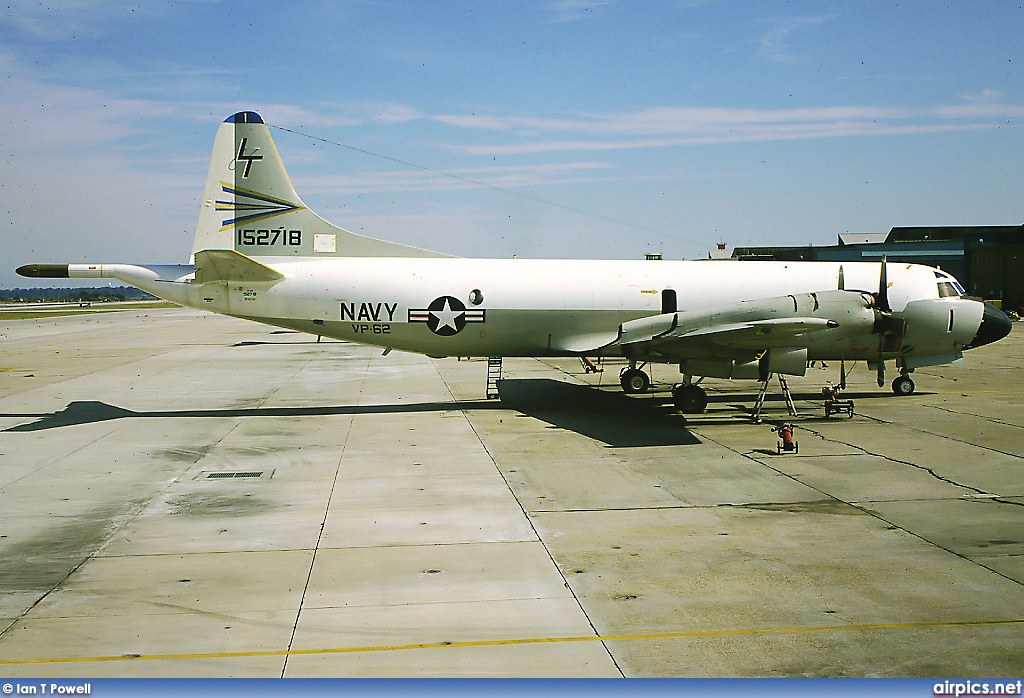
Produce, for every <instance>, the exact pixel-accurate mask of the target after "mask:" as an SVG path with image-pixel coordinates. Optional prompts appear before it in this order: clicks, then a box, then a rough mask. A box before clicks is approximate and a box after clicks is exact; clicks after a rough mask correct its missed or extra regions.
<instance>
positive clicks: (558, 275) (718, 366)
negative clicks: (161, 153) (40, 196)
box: [18, 112, 1011, 413]
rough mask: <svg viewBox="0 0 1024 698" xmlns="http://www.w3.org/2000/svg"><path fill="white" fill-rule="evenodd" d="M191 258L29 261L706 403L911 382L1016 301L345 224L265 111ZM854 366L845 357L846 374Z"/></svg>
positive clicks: (928, 274) (322, 330) (216, 186)
mask: <svg viewBox="0 0 1024 698" xmlns="http://www.w3.org/2000/svg"><path fill="white" fill-rule="evenodd" d="M192 252H193V258H192V263H191V264H187V265H174V266H166V265H137V264H59V265H58V264H31V265H27V266H23V267H21V268H19V269H18V273H19V274H21V275H23V276H29V277H47V278H116V279H119V280H121V281H123V282H125V283H128V284H131V285H133V286H136V287H138V288H141V289H143V290H145V291H148V292H149V293H152V294H153V295H155V296H159V297H160V298H164V299H166V300H169V301H172V302H174V303H178V304H180V305H184V306H189V307H192V308H199V309H203V310H210V311H213V312H216V313H223V314H226V315H231V316H234V317H239V318H245V319H247V320H253V321H256V322H261V323H266V324H268V325H274V326H278V327H285V328H289V329H293V330H299V331H302V332H308V333H312V334H316V335H322V336H325V337H332V338H335V339H340V340H347V341H354V342H361V343H365V344H371V345H377V346H379V347H382V348H384V350H385V353H387V352H388V351H390V350H392V349H398V350H402V351H409V352H416V353H420V354H426V355H428V356H432V357H443V356H480V357H483V356H487V357H563V356H578V357H619V358H624V359H626V360H627V361H628V364H629V365H628V368H626V369H624V370H623V371H622V373H621V375H620V380H621V384H622V387H623V389H624V390H625V391H626V392H628V393H642V392H645V391H646V390H648V388H649V385H650V377H649V375H648V373H647V372H646V371H644V370H643V369H644V367H645V366H646V365H647V364H651V363H669V364H677V365H678V366H679V371H680V374H681V380H680V382H679V384H678V385H677V386H676V387H675V388H674V390H673V393H672V395H673V400H674V402H675V404H676V406H677V407H678V408H679V409H680V410H681V411H683V412H687V413H694V412H703V411H704V409H705V407H706V405H707V394H706V392H705V391H704V390H703V388H701V387H700V386H699V385H697V383H696V382H695V381H694V380H693V379H695V378H696V379H698V381H699V379H700V378H702V377H712V378H732V379H754V380H761V381H765V382H766V381H767V380H768V378H769V377H770V376H771V375H772V374H779V375H783V376H784V375H804V373H805V369H806V366H807V365H808V362H810V361H823V360H825V361H837V362H843V363H844V364H845V362H854V361H866V362H868V364H869V365H870V366H872V367H873V368H875V370H876V371H877V374H878V384H879V386H881V385H883V383H884V371H885V365H886V362H890V361H894V362H895V365H896V367H897V369H898V372H899V373H898V375H897V377H896V378H895V380H893V382H892V389H893V391H894V392H895V393H897V394H903V395H907V394H910V393H913V392H914V382H913V381H912V380H911V378H910V374H911V373H912V372H913V370H914V369H915V368H919V367H922V366H931V365H938V364H945V363H949V362H952V361H956V360H958V359H961V358H962V357H963V351H964V350H965V349H970V348H972V347H978V346H981V345H983V344H988V343H990V342H994V341H997V340H999V339H1001V338H1003V337H1005V336H1006V335H1007V334H1009V332H1010V329H1011V323H1010V320H1009V318H1007V316H1006V315H1005V314H1003V312H1002V311H1001V310H999V309H998V308H996V307H994V306H993V305H991V304H989V303H984V302H982V301H980V300H978V299H974V298H969V297H967V296H966V295H965V293H964V289H963V288H962V287H961V286H960V284H959V283H958V282H957V280H956V279H955V278H953V277H952V276H950V275H949V274H947V273H945V272H943V271H941V270H939V269H934V268H931V267H926V266H921V265H916V264H905V263H894V262H893V263H886V262H885V260H884V259H883V261H882V263H881V264H880V265H879V264H872V263H865V262H855V263H851V262H847V263H843V264H839V263H834V262H709V261H658V262H651V261H641V260H636V261H609V260H560V259H536V260H531V259H470V258H460V257H453V256H450V255H447V254H443V253H440V252H432V251H429V250H425V249H420V248H417V247H410V246H407V245H401V244H397V243H392V242H387V241H384V240H377V239H374V238H370V237H365V236H362V235H357V234H355V233H351V232H349V231H347V230H343V229H341V228H338V227H336V226H334V225H332V224H330V223H328V222H326V221H325V220H323V219H322V218H320V217H319V216H317V215H316V214H315V213H313V212H312V211H310V210H309V209H307V208H306V206H305V205H304V204H303V203H302V200H301V199H299V197H298V195H297V194H296V193H295V189H294V188H293V186H292V183H291V180H290V179H289V177H288V174H287V172H286V171H285V168H284V164H283V163H282V161H281V157H280V155H279V154H278V152H277V148H276V147H275V145H274V142H273V140H272V139H271V137H270V131H269V130H268V128H267V126H266V125H265V124H264V122H263V119H262V118H260V116H259V115H258V114H256V113H254V112H239V113H237V114H234V115H232V116H231V117H229V118H228V119H227V120H226V121H225V122H224V123H223V124H222V125H221V126H220V129H219V131H218V132H217V136H216V139H215V141H214V146H213V156H212V159H211V161H210V170H209V175H208V177H207V181H206V192H205V194H204V196H203V202H202V207H201V209H200V213H199V223H198V226H197V229H196V235H195V241H194V244H193V248H192ZM843 378H844V379H845V374H844V375H843Z"/></svg>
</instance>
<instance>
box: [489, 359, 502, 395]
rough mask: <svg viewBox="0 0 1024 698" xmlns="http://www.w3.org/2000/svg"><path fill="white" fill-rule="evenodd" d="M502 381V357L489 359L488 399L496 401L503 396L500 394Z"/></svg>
mask: <svg viewBox="0 0 1024 698" xmlns="http://www.w3.org/2000/svg"><path fill="white" fill-rule="evenodd" d="M500 380H501V357H500V356H488V357H487V399H488V400H496V399H498V398H500V397H501V396H500V395H499V394H498V381H500Z"/></svg>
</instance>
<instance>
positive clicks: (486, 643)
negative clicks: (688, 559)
mask: <svg viewBox="0 0 1024 698" xmlns="http://www.w3.org/2000/svg"><path fill="white" fill-rule="evenodd" d="M1000 625H1024V619H1015V620H968V621H937V622H930V623H867V624H860V625H821V626H808V627H799V628H739V629H734V630H690V631H677V632H663V633H632V634H629V635H577V636H570V637H527V638H518V639H516V638H511V639H501V640H467V641H464V642H419V643H415V644H407V645H374V646H369V647H321V648H316V649H307V650H253V651H247V652H194V653H180V654H122V655H107V656H94V657H47V658H38V659H0V665H12V664H73V663H85V662H138V661H155V660H168V659H235V658H239V657H284V656H292V657H298V656H303V655H314V654H354V653H358V652H398V651H402V650H424V649H452V648H462V647H502V646H509V645H534V644H544V643H555V642H628V641H637V640H678V639H686V638H703V637H736V636H744V635H783V634H787V633H828V632H849V631H865V630H915V629H928V628H967V627H978V626H1000Z"/></svg>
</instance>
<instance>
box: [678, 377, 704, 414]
mask: <svg viewBox="0 0 1024 698" xmlns="http://www.w3.org/2000/svg"><path fill="white" fill-rule="evenodd" d="M672 402H673V404H675V406H676V407H677V408H678V409H679V411H680V412H682V413H683V414H701V413H703V412H704V410H705V409H706V408H707V406H708V394H707V393H706V392H705V391H704V388H702V387H700V386H699V385H697V384H696V383H680V384H679V385H677V386H676V387H675V388H673V389H672Z"/></svg>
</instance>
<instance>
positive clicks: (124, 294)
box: [0, 286, 156, 303]
mask: <svg viewBox="0 0 1024 698" xmlns="http://www.w3.org/2000/svg"><path fill="white" fill-rule="evenodd" d="M155 299H156V296H153V295H150V294H148V293H146V292H145V291H141V290H139V289H137V288H134V287H132V286H114V287H111V286H102V287H100V288H12V289H10V290H9V291H8V290H3V289H0V302H2V303H44V302H45V303H77V302H79V301H88V302H90V303H104V302H110V301H141V300H155Z"/></svg>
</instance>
